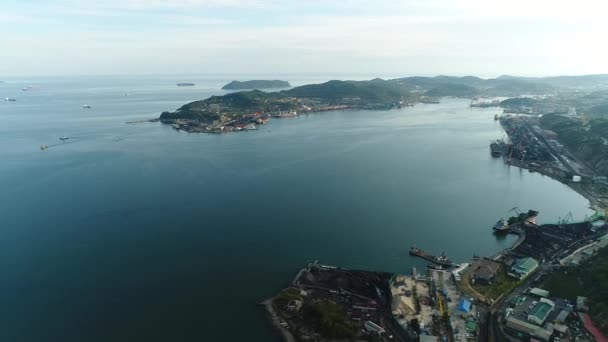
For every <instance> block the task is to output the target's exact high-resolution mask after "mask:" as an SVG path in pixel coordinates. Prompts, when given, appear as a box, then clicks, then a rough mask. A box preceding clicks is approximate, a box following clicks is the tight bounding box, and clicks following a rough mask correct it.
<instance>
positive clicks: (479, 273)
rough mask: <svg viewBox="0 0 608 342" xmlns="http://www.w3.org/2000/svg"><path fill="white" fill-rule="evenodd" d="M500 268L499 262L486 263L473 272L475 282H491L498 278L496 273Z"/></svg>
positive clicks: (484, 283)
mask: <svg viewBox="0 0 608 342" xmlns="http://www.w3.org/2000/svg"><path fill="white" fill-rule="evenodd" d="M499 269H500V264H498V263H484V264H483V265H481V266H479V267H478V268H477V269H476V270H475V273H473V282H474V283H475V284H483V285H486V284H491V283H493V282H494V280H495V279H496V273H497V272H498V270H499Z"/></svg>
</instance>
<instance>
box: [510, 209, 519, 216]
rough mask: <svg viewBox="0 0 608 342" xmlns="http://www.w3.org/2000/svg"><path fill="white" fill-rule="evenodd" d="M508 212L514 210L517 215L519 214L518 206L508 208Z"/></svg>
mask: <svg viewBox="0 0 608 342" xmlns="http://www.w3.org/2000/svg"><path fill="white" fill-rule="evenodd" d="M509 212H514V213H515V214H517V216H519V215H521V211H520V210H519V208H518V207H513V208H511V210H509Z"/></svg>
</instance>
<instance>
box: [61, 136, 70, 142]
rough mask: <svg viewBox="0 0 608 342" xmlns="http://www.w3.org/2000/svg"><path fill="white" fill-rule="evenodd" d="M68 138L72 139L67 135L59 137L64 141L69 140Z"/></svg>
mask: <svg viewBox="0 0 608 342" xmlns="http://www.w3.org/2000/svg"><path fill="white" fill-rule="evenodd" d="M68 139H70V137H67V136H63V137H60V138H59V140H62V141H65V140H68Z"/></svg>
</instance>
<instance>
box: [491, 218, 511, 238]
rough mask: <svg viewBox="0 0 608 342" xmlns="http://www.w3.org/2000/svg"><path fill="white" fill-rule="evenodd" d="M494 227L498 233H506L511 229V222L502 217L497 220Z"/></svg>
mask: <svg viewBox="0 0 608 342" xmlns="http://www.w3.org/2000/svg"><path fill="white" fill-rule="evenodd" d="M492 229H493V230H494V232H495V233H496V234H501V233H506V232H508V231H509V223H508V222H507V220H505V219H500V220H498V221H497V222H496V224H495V225H494V227H492Z"/></svg>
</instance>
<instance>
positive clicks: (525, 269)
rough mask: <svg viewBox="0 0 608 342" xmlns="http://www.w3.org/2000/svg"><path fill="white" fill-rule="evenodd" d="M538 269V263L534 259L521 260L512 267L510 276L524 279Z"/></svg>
mask: <svg viewBox="0 0 608 342" xmlns="http://www.w3.org/2000/svg"><path fill="white" fill-rule="evenodd" d="M537 268H538V261H536V259H534V258H521V259H519V260H517V261H516V262H515V264H513V267H511V272H510V273H509V275H510V276H512V277H515V278H518V279H523V278H525V277H527V276H528V275H529V274H530V273H532V272H534V271H535V270H536V269H537Z"/></svg>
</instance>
